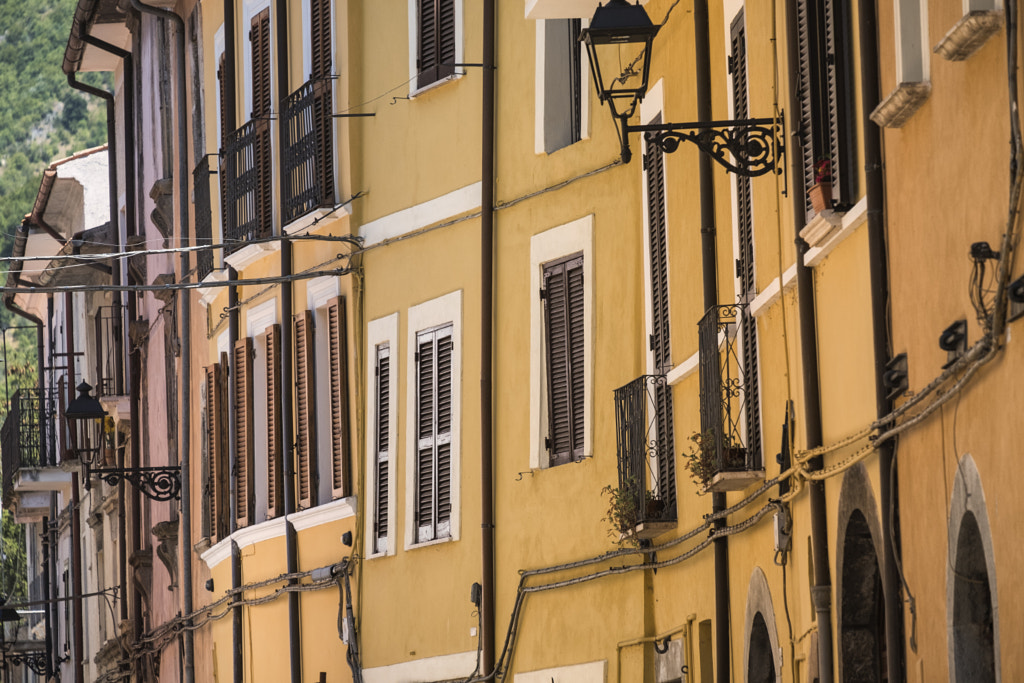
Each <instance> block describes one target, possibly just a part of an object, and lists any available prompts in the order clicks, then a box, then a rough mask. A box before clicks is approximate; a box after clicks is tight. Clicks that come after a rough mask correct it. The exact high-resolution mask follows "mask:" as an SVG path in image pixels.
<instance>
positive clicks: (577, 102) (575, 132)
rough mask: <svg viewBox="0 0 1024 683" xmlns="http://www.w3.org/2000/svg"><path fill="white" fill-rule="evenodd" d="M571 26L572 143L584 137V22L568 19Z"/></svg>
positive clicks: (570, 118) (570, 107)
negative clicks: (582, 42)
mask: <svg viewBox="0 0 1024 683" xmlns="http://www.w3.org/2000/svg"><path fill="white" fill-rule="evenodd" d="M566 24H567V25H568V28H569V36H568V38H569V54H568V60H567V61H568V65H569V140H570V144H571V143H573V142H579V141H580V140H581V139H582V138H583V93H584V90H583V84H582V79H583V61H582V56H581V55H582V53H581V49H582V45H581V44H580V40H579V38H580V31H581V30H582V28H583V22H582V21H581V20H580V19H567V20H566Z"/></svg>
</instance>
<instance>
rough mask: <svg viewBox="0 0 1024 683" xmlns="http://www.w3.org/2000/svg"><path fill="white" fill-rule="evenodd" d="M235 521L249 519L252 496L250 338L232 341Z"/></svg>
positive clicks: (241, 522) (246, 522)
mask: <svg viewBox="0 0 1024 683" xmlns="http://www.w3.org/2000/svg"><path fill="white" fill-rule="evenodd" d="M234 355H235V363H234V372H235V376H234V378H233V381H232V386H233V391H234V397H235V423H234V428H235V522H236V524H237V525H238V526H239V527H245V526H248V525H249V524H250V523H251V522H252V499H253V483H252V479H253V446H254V444H253V389H252V387H253V385H252V338H251V337H246V338H245V339H239V340H238V341H237V342H235V348H234Z"/></svg>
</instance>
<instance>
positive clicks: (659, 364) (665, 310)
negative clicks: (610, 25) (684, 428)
mask: <svg viewBox="0 0 1024 683" xmlns="http://www.w3.org/2000/svg"><path fill="white" fill-rule="evenodd" d="M654 122H655V123H661V118H660V117H659V118H658V119H656V120H655V121H654ZM646 146H647V149H646V154H645V155H644V168H645V169H646V170H647V223H648V228H649V230H648V232H649V239H648V242H649V244H650V259H651V262H650V272H651V312H652V316H651V317H652V319H651V339H650V344H651V351H652V353H653V356H654V369H655V370H654V371H655V373H657V374H659V375H663V374H665V373H667V372H668V371H669V370H671V369H672V345H671V341H672V334H671V327H670V324H669V318H670V311H669V301H668V221H667V217H666V208H665V158H664V154H663V153H662V151H661V148H659V147H658V146H657V145H656V144H655V143H654V142H653V141H650V140H648V141H647V143H646ZM654 402H655V411H656V412H657V425H658V434H657V438H658V486H657V489H656V493H657V495H658V497H659V499H660V500H662V501H664V502H665V504H666V505H668V506H672V505H674V504H675V493H676V467H675V461H676V456H675V439H674V425H673V421H672V420H673V414H674V411H673V406H672V388H671V387H670V386H668V384H667V383H657V384H655V385H654Z"/></svg>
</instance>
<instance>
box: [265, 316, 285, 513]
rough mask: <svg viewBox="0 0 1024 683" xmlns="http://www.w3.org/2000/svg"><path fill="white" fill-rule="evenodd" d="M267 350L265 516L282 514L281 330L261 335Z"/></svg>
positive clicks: (272, 330) (272, 326)
mask: <svg viewBox="0 0 1024 683" xmlns="http://www.w3.org/2000/svg"><path fill="white" fill-rule="evenodd" d="M263 339H264V343H265V347H266V349H267V356H266V370H267V516H268V517H269V518H271V519H273V518H274V517H278V516H280V515H281V514H283V513H284V476H283V474H284V472H283V468H284V460H283V452H284V449H283V439H282V437H281V434H282V427H283V425H282V414H281V326H280V325H271V326H270V327H268V328H267V331H266V333H265V334H264V335H263Z"/></svg>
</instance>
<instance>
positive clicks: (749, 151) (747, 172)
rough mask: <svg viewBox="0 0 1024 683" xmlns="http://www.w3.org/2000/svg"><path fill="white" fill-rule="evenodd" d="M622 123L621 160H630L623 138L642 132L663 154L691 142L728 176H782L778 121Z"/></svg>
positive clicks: (780, 135) (769, 119)
mask: <svg viewBox="0 0 1024 683" xmlns="http://www.w3.org/2000/svg"><path fill="white" fill-rule="evenodd" d="M621 123H622V129H623V130H622V138H623V158H624V160H625V161H628V160H629V156H630V154H629V148H628V143H627V142H626V139H627V137H628V135H629V134H630V133H644V135H645V137H646V139H648V140H650V141H652V142H654V144H656V145H657V146H658V147H659V148H661V150H662V151H663V152H665V153H666V154H671V153H672V152H675V151H676V150H677V149H679V145H680V144H682V143H684V142H692V143H694V144H695V145H697V147H699V148H700V149H701V150H702V151H704V152H706V153H707V154H708V155H709V156H710V157H711V158H712V159H714V160H715V161H716V162H717V163H718V164H720V165H721V166H723V167H724V168H725V169H726V170H727V171H729V172H730V173H735V174H737V175H741V176H746V177H748V178H753V177H757V176H761V175H764V174H766V173H769V172H772V171H774V172H776V173H781V172H782V168H781V166H780V165H779V163H778V161H779V159H780V158H781V156H782V153H783V150H784V145H783V136H784V131H783V126H784V121H783V119H782V117H781V116H780V117H779V118H777V119H771V118H763V119H736V120H728V121H706V122H701V123H664V124H649V125H642V126H631V125H629V124H628V123H626V120H625V119H622V120H621Z"/></svg>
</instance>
